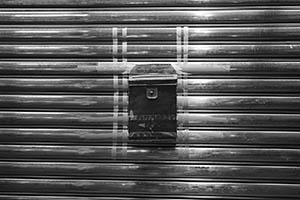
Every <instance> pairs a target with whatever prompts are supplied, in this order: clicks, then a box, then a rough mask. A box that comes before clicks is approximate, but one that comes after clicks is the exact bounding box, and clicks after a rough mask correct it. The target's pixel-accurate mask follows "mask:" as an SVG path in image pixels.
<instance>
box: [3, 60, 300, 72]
mask: <svg viewBox="0 0 300 200" xmlns="http://www.w3.org/2000/svg"><path fill="white" fill-rule="evenodd" d="M155 63H157V64H162V62H153V64H155ZM165 63H168V64H171V65H172V66H174V67H175V68H176V69H179V70H180V71H181V72H182V73H187V74H191V75H197V74H198V75H199V74H222V75H237V74H241V75H251V74H252V75H271V76H272V75H299V74H300V61H293V60H288V59H285V60H275V59H271V60H270V59H267V60H265V61H257V59H256V60H254V61H252V60H250V59H247V60H245V61H241V60H237V59H231V61H217V62H216V61H215V60H212V61H209V62H208V61H202V62H189V63H184V64H178V63H172V62H165ZM137 64H147V62H138V63H136V62H133V63H110V62H89V61H86V62H82V61H73V62H72V61H68V60H66V61H57V60H52V61H44V60H33V61H27V60H22V61H0V72H1V74H4V75H9V74H10V75H32V74H35V75H41V74H42V75H52V74H56V75H66V74H69V75H73V74H82V75H84V74H87V75H99V74H103V75H111V74H114V75H121V74H126V72H128V71H129V70H130V69H131V68H132V67H134V66H135V65H137Z"/></svg>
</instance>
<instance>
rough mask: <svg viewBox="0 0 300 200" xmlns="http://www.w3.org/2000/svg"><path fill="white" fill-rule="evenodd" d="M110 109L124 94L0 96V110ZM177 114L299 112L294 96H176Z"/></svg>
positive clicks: (124, 98)
mask: <svg viewBox="0 0 300 200" xmlns="http://www.w3.org/2000/svg"><path fill="white" fill-rule="evenodd" d="M114 106H118V107H119V108H120V109H127V107H128V94H127V93H124V94H122V93H120V94H119V95H114V94H111V95H82V94H81V95H74V94H69V95H63V94H62V95H38V94H36V95H28V94H27V95H22V94H8V95H4V94H3V95H0V108H5V109H33V108H34V109H39V110H45V109H47V110H49V109H60V110H70V109H75V110H89V109H93V110H94V109H98V110H101V109H102V110H112V109H113V108H114ZM177 106H178V108H180V109H178V110H179V111H185V110H192V111H199V110H200V111H201V110H233V111H234V110H243V111H247V110H250V111H254V110H258V111H266V112H268V111H272V110H278V111H287V110H288V111H299V110H300V97H298V96H254V95H252V96H242V95H240V96H222V95H218V96H178V97H177Z"/></svg>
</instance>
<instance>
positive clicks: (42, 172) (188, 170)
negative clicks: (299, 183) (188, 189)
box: [0, 161, 300, 182]
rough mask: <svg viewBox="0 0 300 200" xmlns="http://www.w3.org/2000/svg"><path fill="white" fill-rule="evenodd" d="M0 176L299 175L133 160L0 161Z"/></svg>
mask: <svg viewBox="0 0 300 200" xmlns="http://www.w3.org/2000/svg"><path fill="white" fill-rule="evenodd" d="M0 169H1V170H0V176H2V177H15V176H19V177H29V176H35V177H40V178H43V177H45V176H56V177H59V176H60V177H65V176H69V177H75V178H98V179H100V178H106V179H107V178H108V177H112V178H115V177H127V178H131V179H132V178H148V179H163V178H169V179H173V180H176V179H177V180H180V179H181V180H182V179H186V180H189V179H193V180H195V181H197V179H201V178H211V179H213V178H216V179H245V182H246V181H247V180H248V181H251V180H252V181H266V180H273V181H286V182H288V181H295V180H299V179H300V176H299V175H300V168H299V167H297V166H267V165H259V164H258V165H239V164H222V163H220V164H212V163H211V164H210V163H208V164H176V163H175V164H159V163H156V164H145V163H144V164H143V163H140V164H135V163H78V162H17V161H5V162H0Z"/></svg>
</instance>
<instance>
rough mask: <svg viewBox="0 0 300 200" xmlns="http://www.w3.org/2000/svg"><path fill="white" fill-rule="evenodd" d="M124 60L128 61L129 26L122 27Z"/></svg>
mask: <svg viewBox="0 0 300 200" xmlns="http://www.w3.org/2000/svg"><path fill="white" fill-rule="evenodd" d="M122 39H123V40H122V62H127V28H126V27H125V28H123V29H122Z"/></svg>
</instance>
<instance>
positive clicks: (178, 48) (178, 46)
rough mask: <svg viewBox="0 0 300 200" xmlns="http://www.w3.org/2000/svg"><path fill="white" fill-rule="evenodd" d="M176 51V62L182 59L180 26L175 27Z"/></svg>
mask: <svg viewBox="0 0 300 200" xmlns="http://www.w3.org/2000/svg"><path fill="white" fill-rule="evenodd" d="M176 52H177V62H179V63H180V62H181V61H182V30H181V27H179V26H178V27H176Z"/></svg>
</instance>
